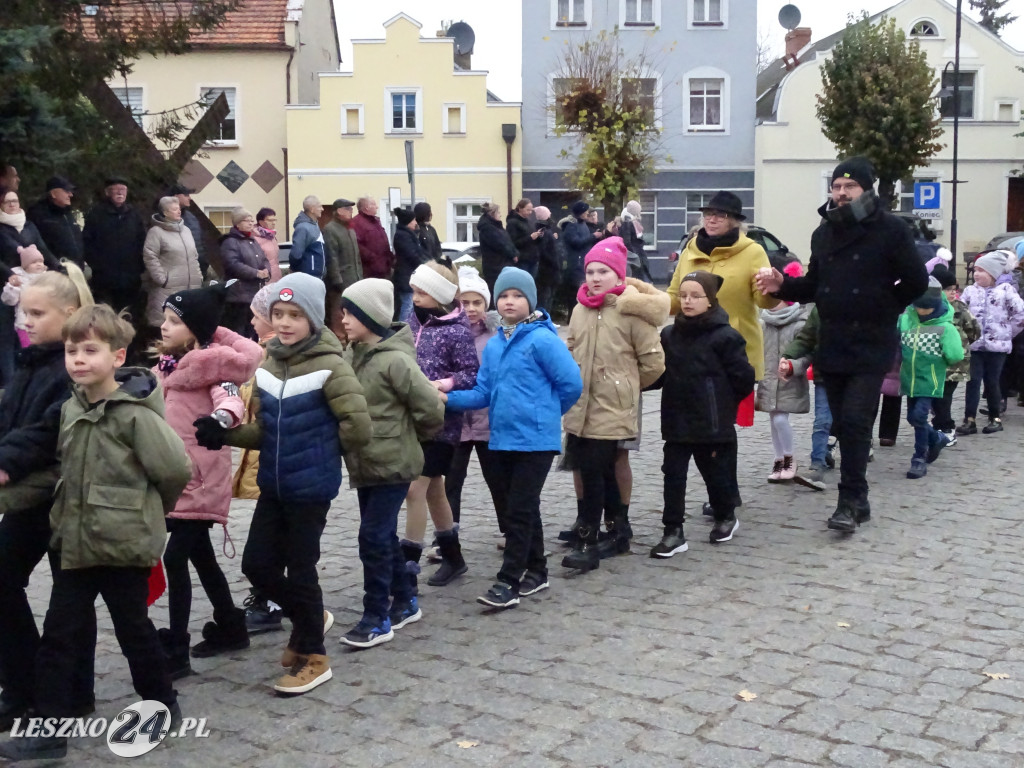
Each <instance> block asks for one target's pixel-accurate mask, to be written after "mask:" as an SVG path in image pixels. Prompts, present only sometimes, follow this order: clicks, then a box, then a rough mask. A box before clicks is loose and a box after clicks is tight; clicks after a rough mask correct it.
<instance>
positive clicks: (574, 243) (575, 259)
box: [562, 200, 603, 297]
mask: <svg viewBox="0 0 1024 768" xmlns="http://www.w3.org/2000/svg"><path fill="white" fill-rule="evenodd" d="M571 210H572V215H573V218H574V221H571V222H569V223H568V224H566V225H565V227H564V228H563V229H562V233H563V242H564V243H565V260H566V267H565V274H564V275H563V276H562V280H563V281H564V282H565V283H566V284H568V285H569V286H571V287H572V290H573V297H575V292H576V291H577V290H578V289H579V287H580V286H581V285H582V284H583V277H584V276H583V259H584V257H585V256H586V255H587V253H588V252H589V251H590V249H591V248H593V247H594V246H595V245H596V244H597V241H598V240H599V239H600V238H601V237H602V236H603V233H602V231H601V229H600V227H599V228H598V229H597V231H592V230H591V228H590V225H589V224H588V223H587V219H586V216H587V214H588V213H589V212H590V206H589V205H587V204H586V203H585V202H583V201H582V200H580V201H578V202H575V203H573V205H572V208H571Z"/></svg>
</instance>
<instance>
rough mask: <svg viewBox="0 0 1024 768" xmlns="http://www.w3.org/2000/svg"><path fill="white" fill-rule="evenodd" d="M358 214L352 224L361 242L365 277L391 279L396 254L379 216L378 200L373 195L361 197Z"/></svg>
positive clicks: (360, 249)
mask: <svg viewBox="0 0 1024 768" xmlns="http://www.w3.org/2000/svg"><path fill="white" fill-rule="evenodd" d="M356 210H357V211H358V213H356V216H355V218H354V219H352V226H353V227H354V228H355V231H356V240H358V242H359V258H360V259H362V262H363V277H380V278H383V279H385V280H390V279H391V272H392V270H394V268H395V254H394V253H393V252H392V251H391V245H390V243H388V233H387V232H385V231H384V227H383V226H382V225H381V223H380V218H379V217H378V216H377V201H376V200H374V199H373V198H372V197H360V198H359V200H357V201H356Z"/></svg>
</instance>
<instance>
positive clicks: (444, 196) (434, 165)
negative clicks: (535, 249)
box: [287, 13, 522, 242]
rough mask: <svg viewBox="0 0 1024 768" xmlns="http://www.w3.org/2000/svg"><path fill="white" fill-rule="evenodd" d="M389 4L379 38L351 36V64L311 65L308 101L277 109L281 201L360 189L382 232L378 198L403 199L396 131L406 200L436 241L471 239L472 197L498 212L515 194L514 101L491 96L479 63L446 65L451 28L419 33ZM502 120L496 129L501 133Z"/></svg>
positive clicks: (327, 198)
mask: <svg viewBox="0 0 1024 768" xmlns="http://www.w3.org/2000/svg"><path fill="white" fill-rule="evenodd" d="M420 29H421V25H420V24H419V22H417V21H416V20H415V19H412V18H410V17H409V16H407V15H405V14H404V13H403V14H399V15H397V16H395V17H394V18H392V19H390V20H388V21H387V22H385V23H384V30H385V37H384V39H380V40H353V41H352V71H351V72H331V73H328V72H322V73H320V88H319V92H320V103H319V104H317V105H292V106H289V107H288V108H287V125H288V144H287V146H288V158H289V169H288V174H289V180H288V194H289V203H290V205H289V207H290V209H291V211H292V212H293V216H294V215H295V214H296V213H297V212H298V211H299V210H301V206H302V200H303V198H304V197H306V196H307V195H316V196H317V197H319V198H320V200H321V202H323V203H324V204H326V205H330V204H331V203H332V202H333V201H334V200H335V199H337V198H339V197H345V198H349V199H351V200H356V199H357V198H359V197H361V196H364V195H369V196H371V197H375V198H377V200H378V201H379V202H380V216H381V220H382V221H383V222H384V224H385V228H386V229H388V231H390V229H391V227H390V226H389V225H390V224H391V215H390V211H389V200H393V199H397V198H398V197H400V198H401V202H402V204H403V205H409V204H410V202H411V198H410V182H409V178H408V175H407V170H406V150H405V142H406V141H412V142H413V152H414V160H415V187H416V202H421V201H426V202H428V203H430V205H431V208H432V209H433V216H434V218H433V224H434V226H435V228H436V229H437V231H438V235H439V236H440V238H441V240H442V241H451V242H471V241H474V240H476V233H475V226H474V225H475V222H476V220H477V219H478V218H479V217H480V205H481V204H483V203H485V202H489V203H498V204H500V205H501V206H502V209H503V211H504V212H505V213H507V212H508V211H507V204H508V198H509V178H510V175H509V162H508V146H509V145H508V144H507V143H506V141H505V138H503V137H504V136H508V135H509V134H510V133H511V132H512V131H514V139H513V140H512V142H511V197H512V200H513V203H514V202H515V201H517V200H518V199H519V198H520V196H521V195H522V174H521V165H522V163H521V156H522V152H521V149H520V148H521V144H522V129H521V127H520V123H521V121H520V116H521V105H520V104H519V103H511V102H502V101H498V100H496V99H495V98H494V97H493V96H492V95H491V94H489V93H488V91H487V73H486V72H480V71H473V70H471V69H463V68H461V67H459V66H458V65H456V64H455V60H454V47H453V40H452V39H451V38H438V37H421V36H420ZM503 131H504V133H503Z"/></svg>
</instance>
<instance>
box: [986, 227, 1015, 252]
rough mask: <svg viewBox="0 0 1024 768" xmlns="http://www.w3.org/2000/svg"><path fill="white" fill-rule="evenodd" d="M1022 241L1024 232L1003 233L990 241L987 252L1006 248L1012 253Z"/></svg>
mask: <svg viewBox="0 0 1024 768" xmlns="http://www.w3.org/2000/svg"><path fill="white" fill-rule="evenodd" d="M1022 240H1024V232H1003V233H1002V234H999V235H996V236H995V237H993V238H992V239H991V240H989V241H988V244H987V245H986V246H985V250H986V251H995V250H999V249H1000V248H1005V249H1006V250H1008V251H1012V250H1014V249H1015V248H1016V247H1017V244H1018V243H1020V242H1021V241H1022Z"/></svg>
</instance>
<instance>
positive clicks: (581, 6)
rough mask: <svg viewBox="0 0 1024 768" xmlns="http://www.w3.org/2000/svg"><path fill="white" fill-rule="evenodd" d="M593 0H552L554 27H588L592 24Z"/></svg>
mask: <svg viewBox="0 0 1024 768" xmlns="http://www.w3.org/2000/svg"><path fill="white" fill-rule="evenodd" d="M590 2H591V0H551V11H552V16H553V19H552V26H555V27H586V26H587V25H588V24H589V23H590V13H589V11H590Z"/></svg>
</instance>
